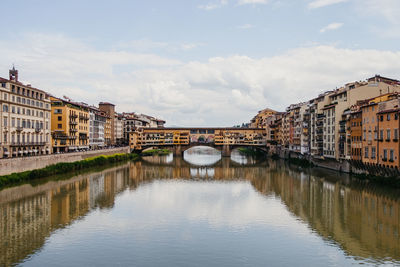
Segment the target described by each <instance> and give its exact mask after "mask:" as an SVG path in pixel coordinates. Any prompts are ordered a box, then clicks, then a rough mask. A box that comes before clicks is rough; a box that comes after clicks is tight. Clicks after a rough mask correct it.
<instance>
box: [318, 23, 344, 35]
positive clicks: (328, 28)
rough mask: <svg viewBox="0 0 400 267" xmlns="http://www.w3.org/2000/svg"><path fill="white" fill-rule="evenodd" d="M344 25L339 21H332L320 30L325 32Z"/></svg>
mask: <svg viewBox="0 0 400 267" xmlns="http://www.w3.org/2000/svg"><path fill="white" fill-rule="evenodd" d="M343 25H344V24H343V23H339V22H335V23H331V24H329V25H328V26H325V27H323V28H322V29H321V30H319V32H320V33H324V32H327V31H333V30H337V29H339V28H341V27H342V26H343Z"/></svg>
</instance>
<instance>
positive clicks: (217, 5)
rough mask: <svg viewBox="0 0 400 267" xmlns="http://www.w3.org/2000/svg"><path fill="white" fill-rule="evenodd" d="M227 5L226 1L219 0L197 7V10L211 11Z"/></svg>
mask: <svg viewBox="0 0 400 267" xmlns="http://www.w3.org/2000/svg"><path fill="white" fill-rule="evenodd" d="M227 4H228V0H219V1H217V2H213V3H208V4H205V5H199V6H198V8H200V9H204V10H213V9H217V8H220V7H223V6H225V5H227Z"/></svg>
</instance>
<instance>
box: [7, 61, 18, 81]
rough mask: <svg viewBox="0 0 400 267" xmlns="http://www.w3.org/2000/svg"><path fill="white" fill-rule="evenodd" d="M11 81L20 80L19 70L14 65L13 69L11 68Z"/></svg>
mask: <svg viewBox="0 0 400 267" xmlns="http://www.w3.org/2000/svg"><path fill="white" fill-rule="evenodd" d="M9 74H10V81H14V82H18V70H16V69H15V67H14V65H13V68H12V70H9Z"/></svg>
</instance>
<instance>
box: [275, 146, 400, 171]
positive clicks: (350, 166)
mask: <svg viewBox="0 0 400 267" xmlns="http://www.w3.org/2000/svg"><path fill="white" fill-rule="evenodd" d="M277 155H278V156H279V157H280V158H282V159H286V160H288V159H291V158H294V159H302V160H306V161H308V162H309V163H310V164H312V165H314V166H316V167H321V168H325V169H330V170H334V171H338V172H344V173H349V174H360V175H371V176H378V177H400V170H399V169H396V168H388V167H385V166H379V165H376V164H364V163H362V162H361V161H353V160H336V159H330V158H317V157H312V156H311V155H302V154H300V153H296V152H293V151H287V150H280V151H277Z"/></svg>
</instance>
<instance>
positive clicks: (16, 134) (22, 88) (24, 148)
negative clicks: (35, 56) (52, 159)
mask: <svg viewBox="0 0 400 267" xmlns="http://www.w3.org/2000/svg"><path fill="white" fill-rule="evenodd" d="M18 78H19V77H18V70H16V69H15V68H14V67H13V68H12V69H11V70H10V71H9V79H5V78H0V106H1V109H0V118H1V122H0V125H1V127H0V158H6V157H22V156H31V155H43V154H50V153H51V138H50V111H51V108H50V100H49V96H48V94H47V93H46V92H44V91H42V90H40V89H37V88H33V87H32V86H31V85H30V84H23V83H21V82H19V80H18Z"/></svg>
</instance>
